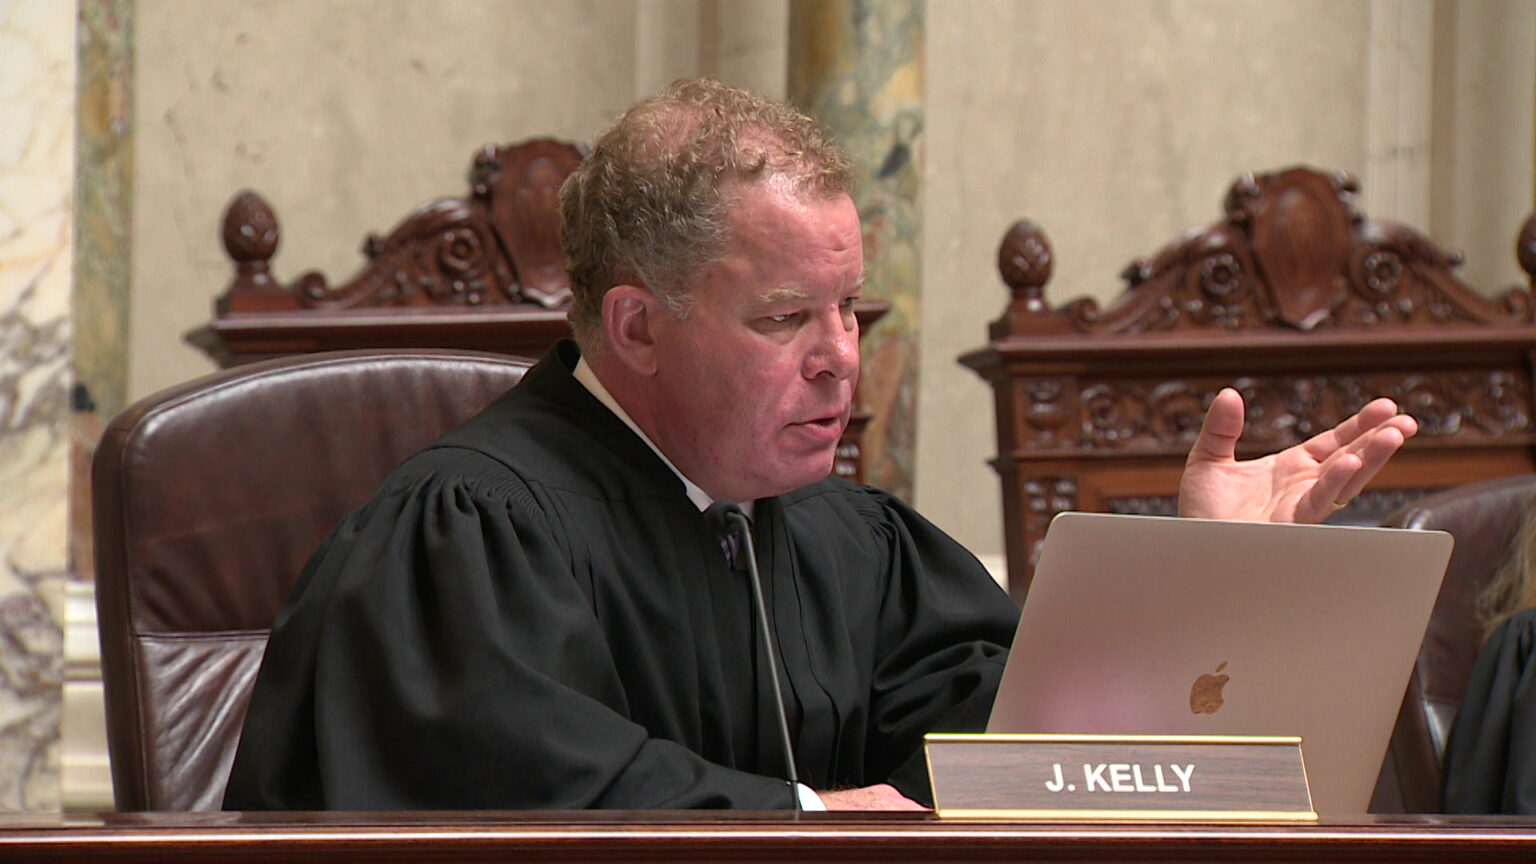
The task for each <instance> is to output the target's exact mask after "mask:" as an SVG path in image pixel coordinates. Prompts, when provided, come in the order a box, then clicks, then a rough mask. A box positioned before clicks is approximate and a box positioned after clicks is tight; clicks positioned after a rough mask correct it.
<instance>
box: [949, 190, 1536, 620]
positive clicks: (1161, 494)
mask: <svg viewBox="0 0 1536 864" xmlns="http://www.w3.org/2000/svg"><path fill="white" fill-rule="evenodd" d="M1356 192H1357V185H1356V182H1355V180H1354V179H1353V178H1351V177H1350V176H1349V175H1347V174H1344V173H1342V172H1340V173H1333V174H1328V173H1323V172H1319V171H1316V170H1313V169H1310V168H1305V167H1297V168H1291V169H1288V170H1284V171H1277V172H1274V173H1269V174H1245V175H1243V176H1242V177H1239V178H1238V179H1237V180H1236V182H1234V183H1233V184H1232V187H1231V189H1230V190H1229V191H1228V193H1227V196H1226V202H1225V211H1226V216H1225V218H1224V219H1223V220H1221V221H1219V222H1216V223H1213V224H1211V225H1208V226H1205V227H1203V228H1199V229H1196V230H1194V231H1191V232H1189V233H1187V234H1185V235H1183V236H1182V237H1180V238H1178V239H1177V240H1175V241H1173V242H1172V243H1170V244H1169V245H1168V246H1166V247H1165V248H1164V249H1162V250H1161V251H1159V252H1158V253H1157V254H1155V255H1153V256H1152V257H1150V258H1147V259H1138V260H1136V261H1133V262H1132V263H1131V264H1130V266H1129V267H1127V268H1126V270H1125V273H1124V279H1125V281H1126V287H1125V291H1124V293H1123V294H1122V295H1121V296H1120V297H1119V298H1118V299H1117V300H1115V301H1114V302H1113V303H1112V304H1110V305H1109V306H1108V308H1104V309H1100V308H1099V306H1098V305H1097V304H1096V303H1095V302H1093V301H1092V300H1086V299H1080V300H1076V301H1074V302H1071V303H1068V304H1066V305H1064V306H1061V307H1060V308H1055V309H1053V308H1051V307H1050V306H1049V305H1047V304H1046V302H1045V298H1044V295H1045V286H1046V284H1047V283H1048V282H1049V280H1050V277H1051V265H1052V256H1051V247H1050V242H1049V241H1048V240H1047V239H1046V236H1045V232H1044V231H1042V230H1041V229H1040V228H1039V227H1038V226H1036V225H1035V224H1033V223H1031V222H1028V221H1020V222H1018V223H1015V224H1014V225H1013V226H1012V227H1011V228H1010V229H1009V230H1008V232H1007V235H1006V236H1005V237H1004V239H1003V243H1002V247H1001V249H1000V250H999V253H998V266H999V269H1000V271H1001V273H1002V277H1003V281H1004V282H1005V283H1007V285H1008V288H1009V290H1010V291H1011V298H1010V301H1009V303H1008V305H1007V307H1006V309H1005V310H1004V312H1003V315H1002V317H1000V318H999V319H998V320H997V321H995V322H993V323H992V325H991V328H990V336H991V340H990V342H989V344H988V345H987V346H986V347H984V348H981V349H979V350H977V351H974V352H971V353H969V354H967V355H966V356H965V357H963V358H962V362H963V363H965V364H966V365H968V366H970V367H971V368H972V369H974V370H975V371H976V372H977V373H978V374H980V375H981V376H982V377H983V378H985V379H986V380H987V381H988V382H990V383H991V385H992V387H993V390H994V393H995V396H996V400H997V424H998V427H997V428H998V457H997V461H996V463H995V464H996V466H997V470H998V472H999V474H1000V475H1001V477H1002V483H1003V509H1004V521H1005V526H1006V537H1007V539H1006V542H1007V556H1008V574H1009V583H1010V590H1011V591H1012V593H1013V595H1014V597H1015V598H1016V599H1018V600H1019V601H1020V602H1023V600H1024V598H1025V595H1026V594H1027V592H1028V590H1029V582H1030V578H1031V575H1032V573H1033V561H1034V557H1035V555H1036V552H1037V550H1038V547H1039V544H1040V542H1041V541H1042V539H1043V538H1044V535H1045V528H1046V525H1047V524H1049V522H1050V519H1051V517H1052V516H1054V515H1055V514H1056V513H1058V512H1060V511H1063V510H1093V511H1109V512H1122V513H1171V512H1173V511H1174V510H1175V507H1176V496H1177V493H1178V478H1179V475H1180V473H1181V472H1182V469H1183V463H1184V458H1185V455H1186V454H1187V452H1188V449H1189V445H1190V443H1191V441H1192V440H1193V439H1194V436H1195V434H1196V432H1198V430H1199V424H1200V421H1201V418H1202V416H1203V415H1204V412H1205V409H1206V408H1207V407H1208V406H1209V404H1210V400H1211V399H1212V398H1213V397H1214V395H1215V394H1216V392H1217V391H1218V390H1220V389H1221V388H1222V387H1225V386H1231V387H1235V388H1237V389H1238V390H1239V391H1240V392H1241V393H1242V394H1243V396H1244V399H1245V400H1246V401H1247V404H1248V412H1247V426H1246V429H1245V430H1244V435H1243V439H1242V442H1241V444H1240V447H1239V450H1240V453H1241V455H1242V456H1244V457H1252V456H1255V455H1261V454H1263V453H1266V452H1272V451H1275V450H1279V449H1282V448H1284V447H1287V446H1289V445H1291V444H1294V443H1297V442H1299V441H1302V440H1304V439H1306V438H1307V437H1309V436H1311V435H1312V434H1315V433H1316V432H1319V431H1322V430H1324V429H1327V428H1329V427H1330V426H1332V425H1333V424H1335V423H1337V422H1338V421H1340V420H1342V419H1344V418H1345V417H1347V416H1349V415H1350V414H1351V413H1353V412H1354V411H1356V410H1358V409H1359V408H1360V407H1361V406H1362V405H1363V404H1364V403H1365V402H1367V401H1369V400H1370V399H1371V398H1374V397H1376V396H1381V395H1385V396H1390V397H1392V398H1394V399H1396V400H1397V402H1398V403H1399V404H1400V405H1402V406H1403V408H1404V409H1405V410H1407V411H1408V412H1409V413H1411V414H1412V415H1413V416H1414V417H1415V418H1416V419H1417V420H1418V421H1419V424H1420V430H1421V431H1420V433H1419V435H1418V436H1417V437H1416V438H1414V439H1413V440H1412V441H1410V442H1409V444H1408V446H1407V448H1406V449H1405V450H1404V452H1403V453H1401V454H1399V455H1398V456H1397V457H1396V458H1394V459H1393V461H1392V462H1391V463H1390V464H1389V465H1388V466H1387V467H1386V469H1384V470H1383V471H1382V473H1381V474H1380V475H1379V476H1378V478H1377V480H1376V482H1375V483H1374V484H1373V487H1372V488H1371V489H1368V490H1367V494H1365V495H1362V496H1361V497H1360V499H1358V500H1357V502H1356V503H1355V504H1353V505H1351V507H1349V508H1347V509H1346V510H1344V511H1341V513H1340V514H1336V515H1337V517H1338V518H1339V520H1340V521H1351V522H1357V523H1369V524H1375V523H1377V522H1379V521H1380V519H1381V518H1382V517H1384V516H1385V515H1386V514H1388V513H1390V512H1392V511H1393V510H1396V509H1397V508H1398V507H1399V506H1401V505H1402V504H1404V503H1406V502H1407V501H1409V500H1412V499H1413V498H1415V497H1417V496H1419V495H1422V494H1423V493H1424V492H1426V491H1427V490H1434V489H1441V488H1445V487H1448V486H1454V485H1457V484H1461V483H1466V482H1470V481H1475V480H1481V479H1486V478H1492V477H1500V476H1506V475H1510V474H1518V473H1525V472H1529V471H1532V470H1533V469H1536V449H1533V448H1536V427H1533V425H1532V414H1531V412H1532V402H1533V391H1532V358H1533V356H1536V323H1533V318H1532V304H1531V296H1530V293H1529V292H1528V291H1526V290H1524V289H1512V290H1509V291H1507V292H1506V293H1504V294H1503V296H1502V297H1501V298H1500V299H1498V300H1496V301H1495V300H1488V299H1486V298H1485V297H1483V296H1482V295H1480V294H1478V293H1476V292H1474V291H1473V290H1472V289H1471V288H1469V287H1468V286H1467V285H1465V284H1464V283H1462V282H1461V281H1460V280H1459V279H1457V277H1456V275H1455V272H1454V271H1455V267H1456V265H1457V264H1459V263H1460V260H1461V259H1460V256H1459V255H1457V254H1452V253H1447V252H1445V251H1442V250H1441V249H1440V248H1438V247H1437V246H1435V244H1434V243H1433V242H1431V241H1430V240H1429V239H1428V238H1427V237H1425V236H1424V235H1423V234H1421V233H1419V232H1418V231H1416V230H1414V229H1413V228H1411V227H1408V226H1406V225H1401V224H1398V223H1395V222H1386V221H1377V220H1368V219H1366V218H1364V217H1363V216H1362V215H1361V214H1359V213H1358V212H1356V210H1355V208H1354V206H1353V201H1354V195H1355V193H1356ZM1518 243H1519V245H1518V254H1519V260H1520V263H1521V266H1522V267H1523V268H1524V269H1525V270H1526V272H1527V273H1530V274H1536V217H1533V218H1532V220H1530V221H1527V222H1526V224H1525V226H1524V229H1523V230H1522V231H1521V233H1520V236H1519V241H1518Z"/></svg>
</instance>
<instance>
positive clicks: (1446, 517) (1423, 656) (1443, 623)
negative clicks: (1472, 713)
mask: <svg viewBox="0 0 1536 864" xmlns="http://www.w3.org/2000/svg"><path fill="white" fill-rule="evenodd" d="M1533 496H1536V474H1521V475H1517V476H1514V477H1501V478H1498V479H1496V480H1487V481H1484V482H1481V483H1469V484H1467V485H1465V486H1457V487H1454V488H1451V489H1446V490H1443V491H1440V492H1436V493H1434V494H1431V495H1428V496H1425V497H1424V498H1421V499H1420V500H1419V501H1417V502H1416V503H1414V504H1410V505H1408V506H1407V507H1405V508H1403V509H1402V510H1400V511H1398V512H1397V513H1396V514H1394V515H1393V516H1392V517H1390V518H1389V519H1388V520H1387V522H1386V524H1388V525H1391V526H1395V527H1400V528H1438V529H1441V530H1444V531H1449V532H1450V533H1451V535H1452V536H1453V537H1455V538H1456V548H1455V551H1453V552H1452V553H1451V561H1450V564H1449V566H1447V568H1446V572H1445V582H1444V583H1443V584H1442V586H1441V588H1440V597H1439V599H1437V600H1436V601H1435V608H1434V611H1433V612H1432V613H1431V614H1430V619H1429V627H1428V629H1427V630H1426V631H1425V634H1424V644H1423V645H1422V646H1421V647H1420V649H1419V658H1418V660H1417V662H1416V663H1415V664H1414V667H1413V676H1412V677H1411V678H1410V679H1409V681H1408V693H1407V695H1406V696H1405V697H1404V699H1403V707H1402V711H1401V712H1399V714H1398V717H1397V726H1396V728H1394V729H1393V732H1392V742H1391V744H1390V745H1389V746H1388V749H1387V755H1386V760H1385V762H1384V763H1383V765H1382V774H1381V778H1380V780H1379V782H1378V783H1377V786H1376V795H1375V798H1374V800H1373V801H1372V806H1371V809H1372V811H1373V812H1377V813H1402V812H1406V813H1436V812H1439V810H1440V787H1441V776H1440V764H1441V760H1442V758H1443V757H1444V755H1445V744H1446V740H1447V739H1448V738H1449V736H1450V731H1451V723H1452V721H1454V720H1455V719H1456V710H1457V709H1458V708H1459V707H1460V706H1461V698H1462V694H1463V692H1464V691H1465V689H1466V684H1467V677H1468V675H1470V674H1471V672H1472V664H1473V661H1475V660H1476V659H1477V652H1478V649H1479V648H1481V647H1482V644H1483V626H1482V622H1481V621H1480V620H1479V618H1478V616H1477V610H1476V604H1477V598H1478V595H1479V594H1481V593H1482V591H1483V588H1484V587H1485V586H1486V585H1487V584H1488V583H1489V581H1491V580H1492V578H1493V577H1494V575H1495V574H1497V573H1498V571H1499V567H1500V566H1501V565H1502V564H1503V563H1504V560H1505V558H1506V557H1508V555H1509V552H1510V548H1511V543H1512V541H1513V540H1514V538H1515V536H1516V535H1517V534H1518V533H1519V531H1520V525H1521V523H1522V522H1523V521H1524V518H1525V514H1526V511H1527V508H1528V507H1529V506H1530V503H1531V500H1532V497H1533Z"/></svg>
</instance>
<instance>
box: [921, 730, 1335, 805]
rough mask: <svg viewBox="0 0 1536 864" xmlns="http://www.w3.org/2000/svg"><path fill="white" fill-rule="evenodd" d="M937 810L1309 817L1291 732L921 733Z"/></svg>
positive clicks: (1295, 740) (1302, 773) (1298, 748)
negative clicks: (1257, 734) (1284, 734)
mask: <svg viewBox="0 0 1536 864" xmlns="http://www.w3.org/2000/svg"><path fill="white" fill-rule="evenodd" d="M926 748H927V752H928V770H929V775H930V777H931V779H932V781H933V791H934V801H935V805H936V809H937V810H938V812H939V815H940V816H949V817H962V818H964V817H985V818H1018V819H1074V818H1076V819H1138V820H1151V819H1190V820H1228V819H1240V820H1245V821H1256V820H1275V821H1300V820H1314V819H1316V818H1317V814H1316V812H1314V811H1313V809H1312V799H1311V795H1310V793H1309V791H1308V789H1307V777H1306V768H1305V765H1304V764H1303V762H1302V758H1301V739H1299V738H1289V737H1254V736H1190V735H1178V736H1148V735H942V734H935V735H929V736H928V738H927V741H926Z"/></svg>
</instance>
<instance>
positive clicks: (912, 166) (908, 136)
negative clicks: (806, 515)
mask: <svg viewBox="0 0 1536 864" xmlns="http://www.w3.org/2000/svg"><path fill="white" fill-rule="evenodd" d="M788 90H789V98H790V100H791V101H792V102H794V103H795V104H797V105H799V106H800V107H801V108H802V109H803V110H805V111H807V112H808V113H810V114H811V115H812V116H814V117H816V118H817V119H818V120H820V121H821V122H822V123H824V124H826V125H827V126H828V127H829V128H830V129H831V130H832V132H833V134H834V135H835V136H836V138H837V140H838V142H839V143H841V144H842V146H843V148H844V149H845V150H846V151H847V152H848V155H849V156H850V157H852V159H853V162H854V168H855V173H856V177H857V179H858V189H857V190H856V191H855V192H854V196H853V197H854V203H855V204H857V205H858V208H859V216H860V218H861V219H862V220H863V223H864V266H865V276H866V291H865V295H866V296H868V297H873V298H878V299H881V300H886V301H888V302H889V303H890V304H891V311H890V313H889V314H888V315H886V316H885V318H884V319H882V320H881V321H880V322H879V323H878V324H876V325H875V327H874V329H873V331H872V332H870V333H869V334H867V335H866V336H865V337H864V340H863V342H862V347H863V355H864V364H863V381H862V383H861V385H860V396H861V399H862V401H863V403H864V405H865V406H867V407H868V408H869V409H870V411H871V413H872V414H873V418H872V420H871V421H870V425H869V427H868V431H867V432H866V434H865V438H864V460H865V478H866V479H867V480H868V481H869V482H871V483H873V484H875V485H877V486H880V487H882V488H884V489H887V490H890V491H891V492H894V493H896V494H897V495H901V496H903V497H906V498H909V499H910V498H911V495H912V481H913V477H912V462H913V453H914V446H913V445H914V438H915V430H916V418H915V410H916V402H917V328H918V306H919V304H918V300H919V290H920V285H919V282H918V279H919V271H920V265H921V263H922V262H921V259H920V257H919V256H920V248H921V247H920V244H921V240H922V220H921V212H920V210H919V206H918V193H919V189H920V184H919V178H920V169H921V157H922V133H923V3H922V0H793V2H792V4H791V5H790V21H789V88H788Z"/></svg>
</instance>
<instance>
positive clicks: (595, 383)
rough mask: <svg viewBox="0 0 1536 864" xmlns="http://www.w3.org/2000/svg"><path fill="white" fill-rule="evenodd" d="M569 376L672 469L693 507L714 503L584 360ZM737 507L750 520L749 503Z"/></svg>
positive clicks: (707, 507)
mask: <svg viewBox="0 0 1536 864" xmlns="http://www.w3.org/2000/svg"><path fill="white" fill-rule="evenodd" d="M571 376H572V377H574V378H575V379H576V380H577V381H579V382H580V383H581V386H583V387H585V388H587V390H588V391H589V392H590V393H591V394H592V395H593V396H596V397H597V401H599V402H601V403H603V405H604V406H605V407H607V409H608V410H609V411H612V412H613V414H614V416H615V417H618V418H619V419H620V420H623V421H624V425H625V426H628V427H629V428H630V429H632V430H633V431H634V433H635V434H636V435H639V436H640V440H641V441H644V442H645V446H647V447H649V448H651V450H652V452H654V453H655V454H656V456H657V457H658V458H660V459H661V461H662V462H663V463H664V464H665V465H666V466H667V467H668V468H670V469H672V473H673V474H676V475H677V479H679V480H681V481H683V490H684V491H685V492H687V493H688V500H689V501H692V502H693V505H694V506H695V507H697V508H699V511H700V512H703V511H704V510H707V509H709V505H711V504H713V503H715V499H713V498H711V497H709V493H708V492H705V491H704V490H703V489H700V488H699V486H698V484H697V483H694V482H693V481H692V480H689V479H688V478H687V477H685V476H683V472H681V471H679V470H677V466H676V465H673V464H672V460H671V459H668V458H667V454H665V453H663V452H661V448H659V447H657V446H656V444H655V442H653V441H652V440H651V439H650V436H648V435H646V434H645V433H644V432H642V431H640V427H639V426H636V425H635V421H634V420H632V419H630V416H629V413H628V412H626V411H625V410H624V409H623V408H622V407H620V406H619V402H618V400H617V399H614V398H613V394H612V393H609V392H608V388H607V387H604V386H603V382H602V381H599V380H598V378H597V373H595V372H593V371H592V367H591V366H589V365H587V361H586V358H581V359H579V360H577V361H576V368H575V369H574V370H572V371H571ZM738 506H740V507H741V509H742V511H743V512H745V513H746V514H747V518H749V519H750V518H752V502H751V501H746V502H742V503H740V504H739V505H738Z"/></svg>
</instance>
